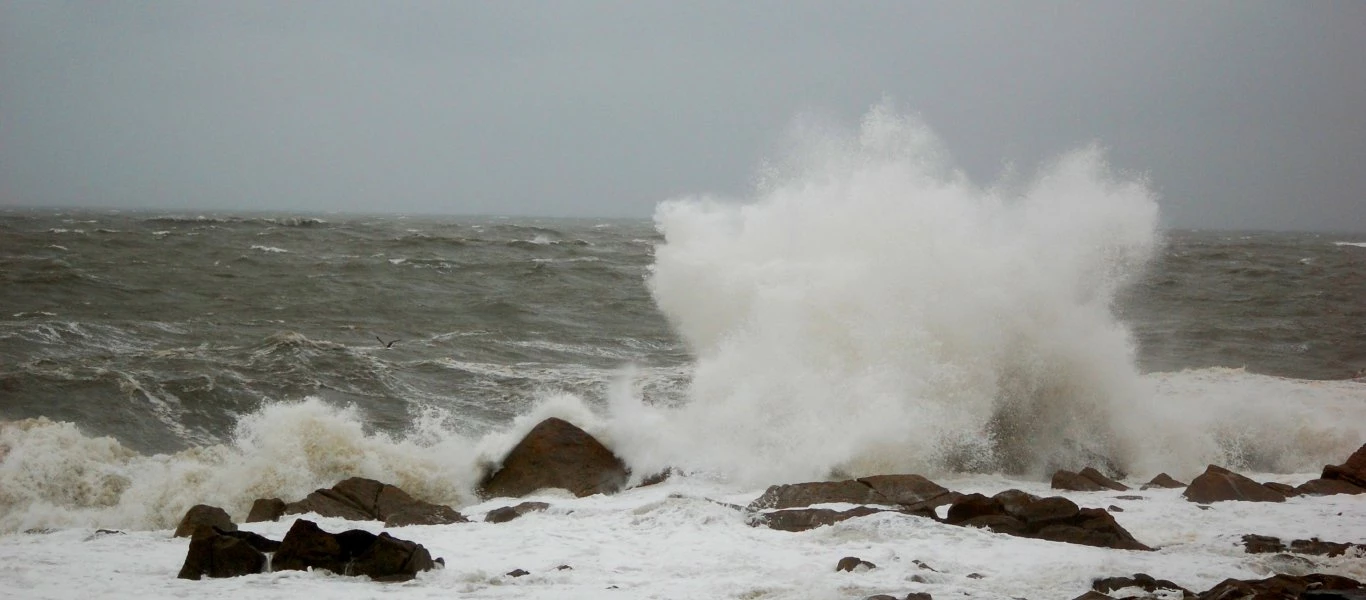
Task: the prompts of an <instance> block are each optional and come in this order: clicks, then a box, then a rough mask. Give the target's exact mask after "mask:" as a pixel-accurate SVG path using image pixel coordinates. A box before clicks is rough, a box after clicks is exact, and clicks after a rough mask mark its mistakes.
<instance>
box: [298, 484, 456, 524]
mask: <svg viewBox="0 0 1366 600" xmlns="http://www.w3.org/2000/svg"><path fill="white" fill-rule="evenodd" d="M310 512H311V513H317V514H319V515H322V516H324V517H339V518H342V519H349V520H352V521H384V524H385V525H386V526H388V527H403V526H405V525H446V524H449V523H466V522H468V521H469V519H466V518H465V516H464V515H462V514H460V513H459V512H456V510H455V509H453V508H451V507H449V506H445V505H442V504H432V503H430V502H424V501H422V500H418V499H416V498H413V497H412V496H409V495H408V493H407V492H404V491H403V490H401V489H399V488H398V487H395V486H392V485H389V484H386V483H381V482H378V481H375V480H373V479H365V478H363V477H352V478H350V479H347V480H345V481H342V482H340V483H338V484H337V485H334V486H332V488H331V489H326V490H317V491H314V492H313V493H312V494H309V495H308V497H306V498H304V499H303V500H300V501H298V502H291V503H289V504H286V505H285V514H303V513H310Z"/></svg>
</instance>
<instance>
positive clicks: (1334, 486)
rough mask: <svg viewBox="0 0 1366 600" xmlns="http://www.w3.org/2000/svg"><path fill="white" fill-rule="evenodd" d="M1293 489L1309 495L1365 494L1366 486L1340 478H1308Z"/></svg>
mask: <svg viewBox="0 0 1366 600" xmlns="http://www.w3.org/2000/svg"><path fill="white" fill-rule="evenodd" d="M1295 491H1297V492H1299V493H1301V494H1308V495H1310V496H1331V495H1333V494H1366V488H1363V487H1360V486H1356V485H1352V484H1351V483H1348V482H1346V481H1343V480H1341V479H1310V480H1309V481H1306V482H1304V483H1301V484H1300V485H1299V487H1296V488H1295Z"/></svg>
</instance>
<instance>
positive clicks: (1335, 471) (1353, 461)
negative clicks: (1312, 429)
mask: <svg viewBox="0 0 1366 600" xmlns="http://www.w3.org/2000/svg"><path fill="white" fill-rule="evenodd" d="M1322 477H1323V478H1324V479H1336V480H1338V481H1345V482H1347V483H1350V484H1352V485H1354V486H1357V487H1359V488H1366V444H1362V445H1361V447H1360V448H1357V451H1356V452H1353V453H1352V455H1351V456H1349V457H1347V462H1345V463H1342V464H1340V465H1327V466H1325V467H1323V475H1322Z"/></svg>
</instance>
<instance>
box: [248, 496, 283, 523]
mask: <svg viewBox="0 0 1366 600" xmlns="http://www.w3.org/2000/svg"><path fill="white" fill-rule="evenodd" d="M284 514H285V501H284V500H281V499H279V498H257V499H256V501H255V502H253V503H251V510H250V511H248V512H247V522H248V523H259V522H261V521H279V520H280V517H282V516H284Z"/></svg>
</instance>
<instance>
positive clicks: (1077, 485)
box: [1051, 467, 1129, 492]
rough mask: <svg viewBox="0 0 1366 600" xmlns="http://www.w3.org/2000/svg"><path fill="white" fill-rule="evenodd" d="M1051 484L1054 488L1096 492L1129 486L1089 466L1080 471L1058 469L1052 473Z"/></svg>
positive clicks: (1127, 487)
mask: <svg viewBox="0 0 1366 600" xmlns="http://www.w3.org/2000/svg"><path fill="white" fill-rule="evenodd" d="M1051 485H1052V487H1053V489H1055V490H1071V491H1074V492H1098V491H1101V490H1114V491H1116V492H1124V491H1128V490H1129V486H1127V485H1124V484H1122V483H1120V482H1118V481H1115V480H1113V479H1110V478H1109V477H1106V476H1105V474H1104V473H1101V472H1100V471H1097V470H1095V469H1093V468H1091V467H1086V468H1085V469H1082V470H1081V472H1080V473H1073V472H1071V471H1065V470H1061V469H1059V470H1058V471H1057V472H1055V473H1053V480H1052V483H1051Z"/></svg>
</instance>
